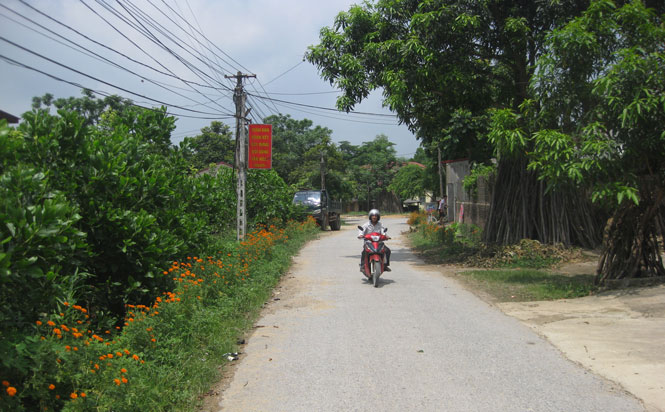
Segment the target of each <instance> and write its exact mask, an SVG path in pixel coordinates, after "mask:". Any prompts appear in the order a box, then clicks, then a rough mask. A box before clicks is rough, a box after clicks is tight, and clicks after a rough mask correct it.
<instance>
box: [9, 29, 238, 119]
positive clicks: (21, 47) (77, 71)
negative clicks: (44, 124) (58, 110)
mask: <svg viewBox="0 0 665 412" xmlns="http://www.w3.org/2000/svg"><path fill="white" fill-rule="evenodd" d="M0 40H2V41H4V42H6V43H9V44H11V45H12V46H14V47H17V48H19V49H21V50H23V51H26V52H28V53H30V54H32V55H35V56H37V57H39V58H41V59H44V60H46V61H48V62H50V63H53V64H55V65H57V66H60V67H62V68H65V69H67V70H70V71H73V72H74V73H77V74H80V75H81V76H85V77H87V78H89V79H91V80H95V81H98V82H100V83H103V84H105V85H107V86H111V87H113V88H116V89H118V90H122V91H123V92H126V93H130V94H132V95H134V96H138V97H141V98H143V99H148V100H151V101H153V102H156V103H159V104H163V105H165V106H171V107H177V108H179V109H183V110H186V111H190V112H194V113H202V114H217V113H209V112H202V111H200V110H193V109H187V108H184V107H181V106H179V105H175V104H169V103H166V102H163V101H161V100H158V99H153V98H151V97H148V96H145V95H142V94H140V93H135V92H132V91H131V90H128V89H125V88H123V87H120V86H116V85H114V84H112V83H109V82H107V81H104V80H102V79H99V78H97V77H94V76H91V75H89V74H87V73H84V72H82V71H79V70H76V69H74V68H72V67H69V66H67V65H65V64H62V63H60V62H57V61H55V60H53V59H50V58H48V57H46V56H44V55H41V54H39V53H37V52H35V51H32V50H30V49H27V48H25V47H23V46H21V45H19V44H16V43H14V42H13V41H11V40H8V39H6V38H4V37H2V36H0ZM3 57H4V56H3ZM225 114H228V113H225Z"/></svg>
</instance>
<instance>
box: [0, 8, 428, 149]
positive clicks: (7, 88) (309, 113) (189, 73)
mask: <svg viewBox="0 0 665 412" xmlns="http://www.w3.org/2000/svg"><path fill="white" fill-rule="evenodd" d="M96 1H97V0H80V1H74V0H38V1H27V3H28V4H29V5H30V6H32V7H33V8H34V9H36V10H33V9H31V8H30V7H27V6H26V5H25V4H23V3H21V2H20V1H15V0H4V1H3V2H2V5H3V6H4V7H0V37H2V38H4V39H6V41H3V40H1V39H0V55H2V56H5V58H9V59H12V60H14V61H17V62H20V63H22V64H25V65H27V66H31V67H33V68H36V69H38V70H41V71H43V72H46V73H49V74H51V75H53V76H56V77H59V78H61V79H64V80H68V81H71V82H73V83H77V84H80V85H82V86H85V87H88V88H91V89H93V90H99V91H103V92H106V93H111V94H119V95H121V96H124V97H127V98H131V99H132V100H134V101H135V102H137V103H139V104H141V105H150V106H159V103H157V102H155V101H154V100H158V101H162V102H165V103H169V107H170V108H171V109H172V110H173V112H181V113H189V114H190V115H194V116H201V117H216V114H219V115H222V114H229V113H233V112H234V107H233V102H232V100H231V93H230V92H229V91H228V90H227V88H230V89H232V88H233V86H234V84H235V81H234V80H229V79H225V78H224V77H223V75H224V74H227V75H228V74H235V72H236V71H237V70H241V71H243V72H245V73H247V72H250V73H252V74H256V76H257V79H256V80H253V79H248V80H247V91H248V92H249V93H252V94H255V95H262V96H266V95H267V96H269V97H271V98H273V99H279V100H284V101H288V102H295V103H300V104H306V105H312V106H320V107H327V108H333V107H334V105H335V99H336V96H337V93H335V90H334V89H333V88H332V87H331V86H330V85H329V84H328V83H327V82H326V81H324V80H323V79H321V78H320V76H319V75H318V73H317V70H316V68H315V67H314V66H313V65H311V64H309V63H307V62H302V59H303V55H304V53H305V51H306V49H307V47H308V46H309V45H312V44H316V43H318V36H319V31H320V29H321V28H322V27H323V26H330V25H332V23H333V20H334V18H335V16H336V15H337V13H339V12H340V11H345V10H348V8H349V7H350V6H351V4H353V3H355V1H351V0H329V1H319V0H315V1H307V0H283V1H275V0H242V1H241V0H223V1H222V0H220V1H212V0H186V1H182V0H179V1H176V0H122V1H121V2H120V3H118V2H115V1H109V0H106V1H104V0H98V2H96ZM104 4H106V5H108V6H112V7H113V8H114V9H116V10H117V11H119V12H120V15H121V17H123V18H125V19H127V22H129V23H131V24H134V25H135V26H137V27H139V28H140V27H141V26H139V25H138V24H139V23H137V22H136V20H132V15H133V16H140V14H141V13H145V16H146V18H150V19H154V21H155V23H156V27H149V26H147V24H146V20H143V19H141V20H140V24H141V25H142V26H143V27H145V28H147V29H149V30H150V32H151V33H153V34H155V35H156V37H157V38H158V39H159V41H161V42H162V43H163V44H164V45H165V46H166V47H168V48H169V49H171V50H173V51H175V52H176V53H178V54H179V55H181V56H182V57H184V58H185V59H186V60H187V61H188V62H189V63H190V66H191V67H195V69H194V71H193V70H191V69H190V68H188V67H186V66H185V65H183V64H182V63H181V62H179V61H178V60H176V59H175V58H174V57H173V55H172V54H169V53H168V52H167V51H166V50H164V48H162V47H160V46H158V45H156V44H155V43H154V42H151V41H149V40H148V38H147V37H146V36H145V35H143V34H141V33H139V32H138V31H136V30H135V29H132V28H131V27H130V26H129V25H128V24H127V23H125V22H123V21H122V20H121V19H120V18H118V17H116V16H114V15H113V14H112V11H109V9H108V7H107V8H104V7H103V5H104ZM86 5H87V6H89V8H88V7H86ZM122 6H124V7H125V8H126V10H125V9H123V8H122ZM90 8H91V9H92V10H94V11H96V12H97V13H98V14H99V15H101V16H102V17H104V18H105V19H106V20H107V21H109V22H110V23H111V24H112V25H113V27H112V26H111V25H109V24H108V23H106V22H105V21H104V20H102V18H101V17H100V16H97V15H96V14H95V13H94V12H93V11H91V10H90ZM127 10H129V11H131V13H130V12H129V11H127ZM40 11H41V12H42V13H43V14H40V13H39V12H40ZM49 17H50V18H51V19H53V20H51V19H50V18H49ZM179 17H182V18H184V19H185V20H186V21H187V23H184V22H183V20H182V19H180V18H179ZM26 18H28V19H31V20H32V22H31V21H28V20H26ZM58 22H61V23H64V24H66V25H68V26H69V27H70V28H71V29H74V30H76V31H78V32H80V33H82V34H84V35H85V36H87V37H89V38H90V39H92V40H94V41H97V42H98V43H101V44H102V45H104V46H106V48H105V47H102V46H100V45H97V44H95V43H94V42H92V41H90V40H87V39H85V38H84V37H82V36H80V35H78V34H76V33H74V32H73V31H71V30H70V29H68V28H66V27H65V26H62V25H60V24H58ZM174 22H175V23H177V24H174ZM36 24H40V25H42V26H44V27H46V28H47V29H50V30H52V31H53V32H48V31H46V30H45V29H44V28H41V27H39V26H37V25H36ZM187 24H189V25H191V26H188V25H187ZM114 27H115V29H117V31H116V30H114ZM157 29H162V30H163V29H168V30H169V31H170V32H171V33H173V34H174V35H175V38H176V41H177V43H178V44H179V46H178V45H177V44H175V43H170V42H169V40H168V39H167V37H166V36H165V35H163V34H159V33H158V32H157ZM40 33H41V34H40ZM201 33H202V34H203V35H205V38H204V37H203V36H202V35H201ZM44 34H46V35H47V36H48V37H46V36H44ZM59 35H60V36H63V37H64V38H65V39H69V40H73V41H74V43H75V45H73V44H70V43H67V41H66V40H65V39H63V38H60V37H58V36H59ZM123 35H125V36H127V38H125V37H123ZM49 37H50V38H49ZM206 39H207V40H209V41H210V43H208V42H207V40H206ZM197 40H198V41H197ZM8 41H9V42H13V43H15V45H12V44H10V43H9V42H8ZM132 42H133V43H134V44H132ZM60 43H64V44H65V45H63V44H60ZM78 46H83V47H85V48H86V49H88V50H90V51H92V52H94V53H97V54H98V55H99V56H101V58H100V57H98V56H94V55H91V54H90V53H89V52H85V53H82V52H81V51H80V49H78V48H77V47H78ZM137 46H138V47H140V48H141V49H143V50H140V49H139V48H138V47H137ZM180 46H182V48H179V47H180ZM21 47H23V48H25V49H27V50H29V51H32V52H34V53H38V54H41V55H42V56H44V57H46V58H48V59H51V60H52V61H53V62H49V61H48V60H46V59H44V58H41V57H37V56H35V55H34V54H33V53H30V52H29V51H26V50H22V49H21ZM116 52H118V53H122V54H124V55H125V56H127V57H128V58H131V59H134V60H136V61H138V62H141V63H142V64H139V63H135V62H132V61H131V60H129V59H128V58H127V57H123V56H121V55H120V54H118V53H116ZM190 52H191V53H192V54H189V53H190ZM102 58H106V59H108V60H110V61H112V62H114V63H117V64H118V65H119V66H120V67H121V68H119V67H116V66H113V65H111V64H109V63H107V62H105V61H103V60H102ZM55 62H57V63H60V64H62V65H66V66H69V67H70V68H71V69H73V70H77V71H79V72H81V73H84V74H86V75H88V76H90V77H86V76H84V75H83V74H79V73H75V72H74V71H72V70H71V69H66V68H63V67H62V66H59V65H58V64H57V63H55ZM146 66H150V67H152V68H153V69H157V70H159V71H161V72H162V73H169V75H168V76H167V75H164V74H160V73H159V72H157V71H155V70H153V69H150V68H148V67H146ZM123 68H124V69H127V70H131V71H132V72H133V73H129V72H127V71H125V70H123ZM196 70H200V72H196ZM201 73H204V74H201ZM0 75H1V76H2V79H3V80H2V82H0V109H1V110H4V111H6V112H9V113H11V114H14V115H17V116H20V115H21V113H23V112H25V111H27V110H29V109H30V104H31V100H32V97H33V96H41V95H43V94H44V93H46V92H49V93H52V94H53V95H55V96H56V97H68V96H79V95H80V88H78V87H76V86H73V85H70V84H66V83H63V82H61V81H58V80H55V79H52V78H50V77H47V76H45V75H44V74H40V73H37V72H35V71H33V70H30V69H27V68H25V67H19V66H17V65H16V64H10V63H8V62H7V61H6V59H5V60H3V59H0ZM91 77H93V78H95V79H97V80H95V79H92V78H91ZM142 77H143V78H142ZM182 80H186V81H188V82H189V83H185V82H183V81H182ZM153 81H154V82H156V83H158V84H153V83H152V82H153ZM192 83H196V84H198V85H199V86H191V84H192ZM114 86H115V87H114ZM211 86H214V87H211ZM122 89H124V90H122ZM167 89H168V90H167ZM129 92H133V93H136V94H139V95H142V96H145V97H147V98H151V99H154V100H148V99H146V98H143V97H141V96H137V95H132V94H131V93H129ZM313 93H315V94H313ZM381 100H382V98H381V93H380V92H378V91H377V92H375V93H373V94H372V95H370V96H369V98H368V99H367V100H366V101H365V102H363V103H362V104H360V105H358V106H357V108H356V110H357V111H361V112H371V113H383V114H390V112H389V111H388V110H387V109H384V108H383V107H382V104H381ZM250 105H252V106H253V110H252V113H251V117H252V118H253V119H254V121H255V122H259V121H260V118H261V117H262V116H263V115H269V114H274V113H277V112H281V113H284V114H290V115H291V116H292V117H293V118H295V119H303V118H308V119H310V120H312V121H313V122H314V124H315V125H321V126H325V127H328V128H330V129H332V130H333V135H332V137H333V140H334V141H337V142H339V141H342V140H348V141H350V142H351V143H352V144H356V145H359V144H361V143H362V142H363V141H368V140H372V139H373V138H374V137H375V136H376V135H377V134H381V133H383V134H385V135H387V136H388V137H389V138H390V140H391V141H392V142H393V143H395V149H396V151H397V154H398V155H402V156H404V157H410V156H412V155H413V153H414V152H415V151H416V148H417V147H418V145H419V142H418V141H417V139H416V138H415V137H414V136H413V135H412V134H411V133H410V132H409V131H408V130H407V128H406V127H405V126H403V125H401V126H400V125H398V124H397V120H396V118H392V117H368V116H358V115H356V116H353V115H346V114H342V113H337V112H331V111H324V110H318V109H314V108H307V107H297V106H294V105H290V104H285V103H281V102H277V101H272V102H270V101H268V100H265V99H259V98H257V97H254V98H252V99H250ZM173 106H180V107H182V108H184V110H183V109H177V108H175V107H173ZM186 109H194V110H199V111H200V112H205V113H214V114H202V113H195V112H188V111H186ZM210 121H211V120H210V119H195V118H185V117H179V120H178V122H177V129H176V131H175V132H174V134H173V141H174V142H178V141H179V140H181V139H182V138H183V137H184V136H190V135H194V134H196V133H197V132H198V130H199V129H200V128H201V127H204V126H206V125H208V124H209V123H210ZM224 122H225V123H228V124H230V125H232V124H233V122H234V120H233V119H225V120H224Z"/></svg>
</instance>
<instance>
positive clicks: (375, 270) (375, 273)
mask: <svg viewBox="0 0 665 412" xmlns="http://www.w3.org/2000/svg"><path fill="white" fill-rule="evenodd" d="M379 276H381V262H377V261H376V260H373V261H372V282H373V283H374V287H377V286H379Z"/></svg>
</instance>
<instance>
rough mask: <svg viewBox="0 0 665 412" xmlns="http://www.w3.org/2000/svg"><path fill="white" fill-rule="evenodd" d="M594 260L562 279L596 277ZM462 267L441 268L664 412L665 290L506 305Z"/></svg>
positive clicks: (568, 269) (571, 267)
mask: <svg viewBox="0 0 665 412" xmlns="http://www.w3.org/2000/svg"><path fill="white" fill-rule="evenodd" d="M595 265H596V262H595V261H584V262H575V263H571V264H567V265H563V266H562V267H560V268H558V269H557V270H556V272H559V273H562V274H569V275H575V274H592V273H594V272H595ZM469 269H470V268H460V267H451V266H445V265H442V266H439V270H440V271H441V273H442V274H443V275H445V276H449V277H453V278H456V279H457V280H458V281H459V282H460V284H462V285H463V286H465V287H466V288H467V289H471V290H472V291H473V292H476V294H477V295H478V296H479V297H480V298H482V299H484V300H486V301H487V302H488V303H490V304H492V305H494V306H496V307H497V308H498V309H500V310H501V311H503V312H504V313H505V314H507V315H509V316H512V317H514V318H516V319H518V320H520V321H521V322H523V323H524V324H526V325H527V326H529V327H530V328H532V329H533V330H535V331H536V332H537V333H538V334H539V335H541V336H543V337H545V338H546V339H547V340H548V341H549V342H551V343H552V344H553V345H554V346H555V347H556V348H558V349H559V350H560V351H561V353H562V354H563V355H565V356H566V357H567V358H568V359H570V360H571V361H573V362H576V363H578V364H580V365H582V366H583V367H584V368H586V369H588V370H590V371H592V372H594V373H596V374H597V375H600V376H602V377H604V378H606V379H609V380H611V381H613V382H616V383H618V384H619V385H621V386H622V387H623V388H624V389H625V390H626V391H628V392H630V393H632V394H633V395H634V396H636V397H637V398H639V399H641V400H642V402H643V403H644V406H645V408H646V409H647V410H648V411H650V412H665V285H659V286H651V287H633V288H626V289H620V290H613V291H606V292H601V293H598V294H596V295H592V296H587V297H583V298H576V299H560V300H555V301H538V302H503V303H498V302H495V301H493V299H492V298H491V297H490V296H488V295H486V294H483V293H482V292H478V291H475V290H473V287H472V286H469V284H465V282H463V281H462V280H461V277H460V276H457V275H456V273H459V271H461V270H469Z"/></svg>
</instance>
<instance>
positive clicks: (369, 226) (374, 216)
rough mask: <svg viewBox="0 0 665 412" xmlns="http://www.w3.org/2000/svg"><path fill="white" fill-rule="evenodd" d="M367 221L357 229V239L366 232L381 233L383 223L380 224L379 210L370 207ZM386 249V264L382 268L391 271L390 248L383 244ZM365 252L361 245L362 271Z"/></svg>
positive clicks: (361, 269)
mask: <svg viewBox="0 0 665 412" xmlns="http://www.w3.org/2000/svg"><path fill="white" fill-rule="evenodd" d="M368 217H369V222H367V223H365V224H364V225H363V226H362V230H360V229H359V230H358V239H362V238H363V237H364V236H365V235H366V234H368V233H373V232H377V233H383V225H381V222H379V220H381V212H379V210H378V209H372V210H370V211H369V216H368ZM386 237H387V238H388V239H390V237H389V236H386ZM384 247H385V250H386V264H385V265H384V267H383V270H384V271H386V272H391V269H390V249H389V248H388V246H384ZM366 253H367V252H365V248H364V247H363V252H362V255H360V271H361V272H364V271H363V263H364V262H365V255H366Z"/></svg>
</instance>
